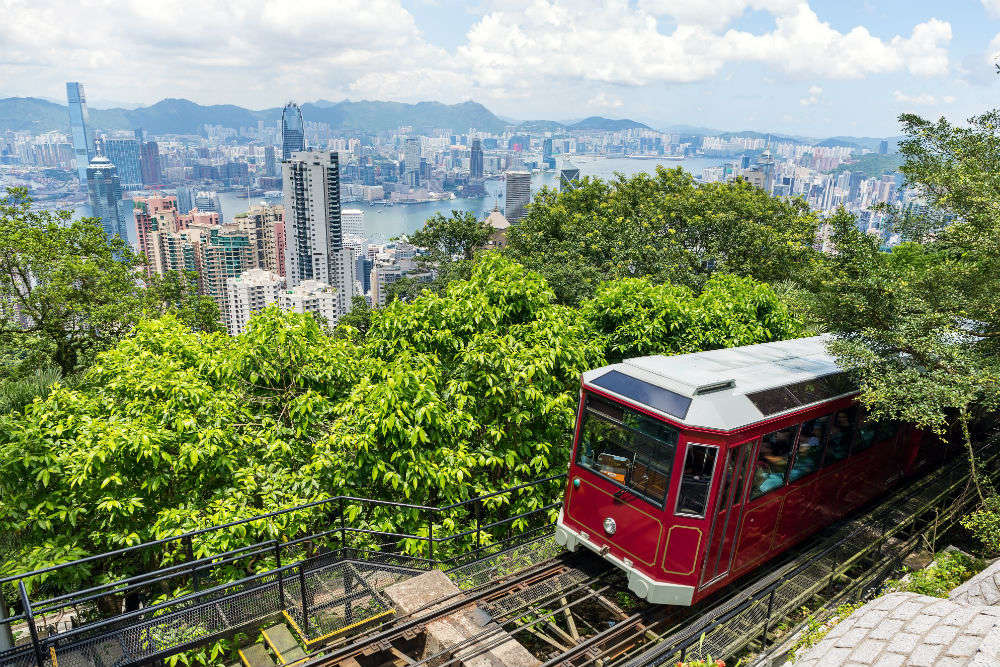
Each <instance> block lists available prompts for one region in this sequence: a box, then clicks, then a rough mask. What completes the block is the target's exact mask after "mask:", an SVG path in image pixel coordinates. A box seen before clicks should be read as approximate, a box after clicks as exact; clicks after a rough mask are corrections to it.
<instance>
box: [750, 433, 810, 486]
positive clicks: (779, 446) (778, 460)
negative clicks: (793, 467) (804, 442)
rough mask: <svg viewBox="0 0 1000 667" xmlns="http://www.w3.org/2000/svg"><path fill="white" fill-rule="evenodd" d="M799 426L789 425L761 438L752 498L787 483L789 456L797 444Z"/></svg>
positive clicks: (754, 473) (754, 472)
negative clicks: (796, 436)
mask: <svg viewBox="0 0 1000 667" xmlns="http://www.w3.org/2000/svg"><path fill="white" fill-rule="evenodd" d="M798 428H799V427H798V425H796V426H789V427H788V428H783V429H781V430H780V431H775V432H774V433H768V434H767V435H765V436H764V437H763V438H761V439H760V451H759V452H758V453H757V465H755V466H754V471H753V486H752V488H751V489H750V500H753V499H755V498H760V497H761V496H763V495H764V494H766V493H770V492H771V491H774V490H775V489H780V488H781V487H783V486H784V485H785V472H786V471H787V470H788V458H789V455H790V454H791V453H792V447H793V446H794V445H795V434H796V432H797V431H798Z"/></svg>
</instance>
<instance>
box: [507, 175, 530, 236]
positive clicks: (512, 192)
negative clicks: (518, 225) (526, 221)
mask: <svg viewBox="0 0 1000 667" xmlns="http://www.w3.org/2000/svg"><path fill="white" fill-rule="evenodd" d="M506 182H507V188H506V189H507V196H506V200H505V202H504V208H503V214H504V217H506V218H507V221H508V222H510V223H511V224H513V223H515V222H517V221H518V220H520V219H521V218H522V217H524V213H525V211H524V207H525V206H527V205H528V204H530V203H531V174H529V173H528V172H526V171H508V172H507V179H506Z"/></svg>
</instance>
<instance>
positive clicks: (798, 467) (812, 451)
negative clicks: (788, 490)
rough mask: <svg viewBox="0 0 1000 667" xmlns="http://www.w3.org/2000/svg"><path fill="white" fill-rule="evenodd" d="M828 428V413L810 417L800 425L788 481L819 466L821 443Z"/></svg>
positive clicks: (821, 451) (824, 441)
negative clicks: (814, 417)
mask: <svg viewBox="0 0 1000 667" xmlns="http://www.w3.org/2000/svg"><path fill="white" fill-rule="evenodd" d="M829 430H830V415H826V416H824V417H817V418H816V419H810V420H809V421H807V422H806V423H804V424H803V425H802V430H801V431H800V432H799V444H798V448H797V450H796V452H795V462H794V463H793V464H792V469H791V471H789V473H788V481H789V482H794V481H795V480H797V479H801V478H803V477H805V476H806V475H808V474H809V473H811V472H815V471H816V469H817V468H819V462H820V461H821V460H822V459H823V445H824V444H825V443H826V434H827V432H828V431H829Z"/></svg>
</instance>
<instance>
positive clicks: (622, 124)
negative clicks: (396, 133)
mask: <svg viewBox="0 0 1000 667" xmlns="http://www.w3.org/2000/svg"><path fill="white" fill-rule="evenodd" d="M302 116H303V118H304V119H305V120H306V121H307V122H318V123H327V124H328V125H330V127H331V128H333V129H334V130H369V131H373V132H378V131H384V130H395V129H397V128H399V127H404V126H409V127H412V128H413V129H414V130H415V131H417V132H429V131H430V130H434V129H441V128H451V129H453V130H455V131H456V132H465V131H466V130H468V129H477V130H483V131H486V132H501V131H503V130H504V129H506V128H509V127H514V128H516V129H517V130H518V131H521V132H560V131H565V130H591V131H593V130H604V131H617V130H624V129H632V128H638V129H650V127H649V126H648V125H646V124H644V123H640V122H638V121H634V120H630V119H628V118H622V119H613V118H604V117H602V116H590V117H589V118H584V119H582V120H578V121H567V122H565V123H560V122H557V121H553V120H527V121H516V120H511V119H505V118H501V117H499V116H497V115H495V114H494V113H493V112H492V111H490V110H489V109H487V108H486V107H484V106H483V105H482V104H479V103H478V102H463V103H461V104H441V103H440V102H418V103H417V104H404V103H401V102H378V101H368V100H362V101H360V102H351V101H349V100H344V101H342V102H331V101H329V100H317V101H316V102H307V103H306V104H303V105H302ZM280 119H281V107H274V108H272V109H263V110H260V111H254V110H252V109H246V108H244V107H239V106H235V105H232V104H216V105H211V106H205V105H201V104H197V103H195V102H192V101H190V100H184V99H177V98H168V99H165V100H160V101H159V102H157V103H156V104H153V105H151V106H148V107H139V108H136V109H124V108H113V109H94V108H91V109H90V122H91V125H93V126H94V127H95V128H97V129H101V130H134V129H137V128H140V127H141V128H143V129H145V130H146V131H147V132H149V133H151V134H201V133H202V132H203V131H204V130H203V128H204V126H205V125H221V126H223V127H229V128H240V127H256V126H257V122H258V121H265V122H268V123H270V122H274V121H277V120H280ZM662 129H663V130H665V131H668V132H679V133H682V134H700V135H718V136H722V137H748V136H749V137H762V138H764V137H770V138H771V139H772V140H773V141H792V142H796V143H804V144H817V143H818V144H819V145H826V146H851V147H859V148H861V147H864V148H871V149H877V148H878V143H879V141H881V140H880V139H877V138H872V137H831V138H829V139H825V140H822V141H820V140H819V139H813V138H808V137H791V136H784V135H777V134H764V133H761V132H750V131H744V132H720V131H718V130H711V129H709V128H702V127H694V126H690V125H673V126H669V127H666V128H662ZM5 130H17V131H24V130H30V131H32V132H49V131H52V130H58V131H63V132H66V131H68V130H69V114H68V112H67V109H66V106H65V105H62V104H58V103H56V102H52V101H49V100H44V99H41V98H37V97H8V98H4V99H0V132H2V131H5ZM894 144H895V140H894V139H890V146H891V147H892V148H894Z"/></svg>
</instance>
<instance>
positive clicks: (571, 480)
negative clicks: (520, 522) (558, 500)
mask: <svg viewBox="0 0 1000 667" xmlns="http://www.w3.org/2000/svg"><path fill="white" fill-rule="evenodd" d="M825 340H826V339H825V337H820V336H817V337H813V338H804V339H798V340H793V341H782V342H778V343H765V344H761V345H751V346H746V347H742V348H733V349H729V350H714V351H711V352H700V353H695V354H688V355H678V356H674V357H662V356H656V357H643V358H640V359H630V360H626V361H625V362H623V363H621V364H614V365H612V366H608V367H605V368H600V369H596V370H594V371H589V372H588V373H585V374H584V377H583V383H582V389H581V394H580V408H579V412H578V417H577V427H576V435H575V440H574V447H573V457H572V460H571V463H570V468H569V475H568V477H567V485H566V492H565V501H564V503H563V509H562V511H561V512H560V515H559V521H558V524H557V528H556V539H557V541H558V542H559V543H560V544H562V545H564V546H565V547H566V548H567V549H569V550H571V551H575V550H576V549H578V548H580V547H585V548H588V549H590V550H592V551H594V552H596V553H598V554H600V555H601V556H602V557H603V558H605V559H606V560H608V561H610V562H611V563H613V564H614V565H616V566H617V567H619V568H621V569H622V570H624V571H625V572H626V573H627V574H628V581H629V588H630V589H631V590H632V591H633V592H635V593H636V594H637V595H638V596H639V597H641V598H644V599H646V600H648V601H650V602H653V603H658V604H675V605H690V604H692V603H694V602H697V601H698V600H700V599H702V598H704V597H705V596H707V595H709V594H711V593H712V592H714V591H715V590H718V589H719V588H720V587H722V586H725V585H726V584H728V583H729V582H731V581H732V580H733V579H735V578H737V577H740V576H742V575H744V574H746V573H747V572H749V571H751V570H753V569H754V568H756V567H759V566H760V565H762V564H763V563H765V562H766V561H768V560H770V559H771V558H773V557H775V556H777V555H778V554H780V553H781V552H782V551H784V550H786V549H788V548H790V547H792V546H793V545H795V544H797V543H798V542H801V541H802V540H803V539H805V538H807V537H809V536H810V535H812V534H814V533H815V532H816V531H818V530H820V529H822V528H823V527H824V526H826V525H829V524H830V523H831V522H833V521H836V520H837V519H839V518H840V517H842V516H844V515H845V514H847V513H848V512H850V511H852V510H854V509H856V508H857V507H859V506H860V505H862V504H864V503H866V502H868V501H869V500H871V499H873V498H875V497H876V496H878V495H880V494H882V493H884V492H885V490H886V489H887V488H889V487H890V486H891V485H892V484H894V483H895V482H896V481H898V480H899V479H900V478H901V477H902V476H904V475H906V474H912V473H914V472H916V471H917V470H918V469H919V468H921V467H926V466H928V465H933V464H934V463H935V462H937V461H939V460H940V458H941V457H940V455H939V454H938V453H937V452H939V451H940V450H941V448H940V447H933V448H929V447H926V446H922V444H923V443H922V440H921V434H920V433H919V432H918V431H915V430H913V429H910V428H906V427H901V426H900V425H897V424H879V423H874V422H871V421H869V420H866V419H865V416H864V414H863V411H862V409H861V408H860V407H859V406H858V405H857V404H856V401H855V399H854V392H853V391H852V389H851V388H850V387H849V385H847V384H846V383H845V376H844V374H843V373H842V372H841V370H840V369H839V368H838V367H837V365H836V363H835V361H834V360H833V358H832V357H830V355H828V354H827V352H826V349H825Z"/></svg>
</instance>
